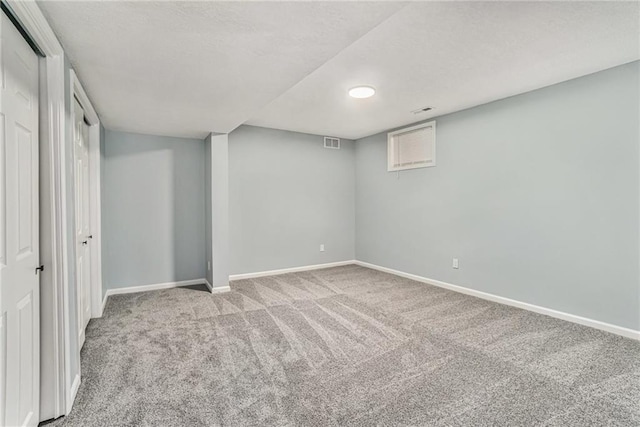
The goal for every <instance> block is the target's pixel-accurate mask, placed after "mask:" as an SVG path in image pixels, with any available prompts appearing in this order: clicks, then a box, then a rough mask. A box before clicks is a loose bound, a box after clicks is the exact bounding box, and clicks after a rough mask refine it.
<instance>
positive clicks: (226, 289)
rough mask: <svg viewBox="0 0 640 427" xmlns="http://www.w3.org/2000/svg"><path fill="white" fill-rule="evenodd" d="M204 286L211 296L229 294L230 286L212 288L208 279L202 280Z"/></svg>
mask: <svg viewBox="0 0 640 427" xmlns="http://www.w3.org/2000/svg"><path fill="white" fill-rule="evenodd" d="M204 284H205V285H207V288H209V291H210V292H211V293H212V294H220V293H223V292H230V291H231V286H229V285H227V286H216V287H214V286H213V285H212V284H211V283H209V279H204Z"/></svg>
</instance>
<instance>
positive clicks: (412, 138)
mask: <svg viewBox="0 0 640 427" xmlns="http://www.w3.org/2000/svg"><path fill="white" fill-rule="evenodd" d="M387 150H388V151H387V158H388V165H387V171H389V172H392V171H400V170H406V169H416V168H427V167H431V166H435V165H436V122H435V121H432V122H428V123H423V124H421V125H417V126H411V127H408V128H405V129H400V130H397V131H395V132H390V133H389V134H388V135H387Z"/></svg>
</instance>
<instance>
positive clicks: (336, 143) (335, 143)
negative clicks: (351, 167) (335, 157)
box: [324, 136, 340, 150]
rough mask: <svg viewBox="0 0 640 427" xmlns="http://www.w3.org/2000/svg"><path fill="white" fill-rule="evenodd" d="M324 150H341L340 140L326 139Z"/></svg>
mask: <svg viewBox="0 0 640 427" xmlns="http://www.w3.org/2000/svg"><path fill="white" fill-rule="evenodd" d="M324 148H333V149H334V150H339V149H340V138H332V137H330V136H325V137H324Z"/></svg>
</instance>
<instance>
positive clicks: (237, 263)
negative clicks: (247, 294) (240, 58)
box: [229, 126, 355, 274]
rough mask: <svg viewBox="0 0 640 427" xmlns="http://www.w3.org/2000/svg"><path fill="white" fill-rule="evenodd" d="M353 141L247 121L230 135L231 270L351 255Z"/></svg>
mask: <svg viewBox="0 0 640 427" xmlns="http://www.w3.org/2000/svg"><path fill="white" fill-rule="evenodd" d="M354 148H355V147H354V143H353V142H352V141H347V140H342V149H341V150H331V149H325V148H323V138H322V137H321V136H317V135H307V134H301V133H296V132H288V131H281V130H274V129H265V128H259V127H253V126H241V127H239V128H238V129H236V130H235V131H233V132H232V133H231V134H229V214H230V222H229V230H230V245H231V274H240V273H251V272H258V271H267V270H276V269H282V268H290V267H298V266H305V265H312V264H323V263H328V262H334V261H345V260H351V259H353V258H354V238H355V222H354V221H355V206H354V200H355V199H354V197H355V194H354V191H355V171H354V160H355V149H354ZM323 243H324V244H325V248H326V251H325V252H320V251H319V247H320V244H323Z"/></svg>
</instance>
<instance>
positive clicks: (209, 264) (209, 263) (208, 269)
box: [207, 261, 211, 271]
mask: <svg viewBox="0 0 640 427" xmlns="http://www.w3.org/2000/svg"><path fill="white" fill-rule="evenodd" d="M207 271H211V261H207Z"/></svg>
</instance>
